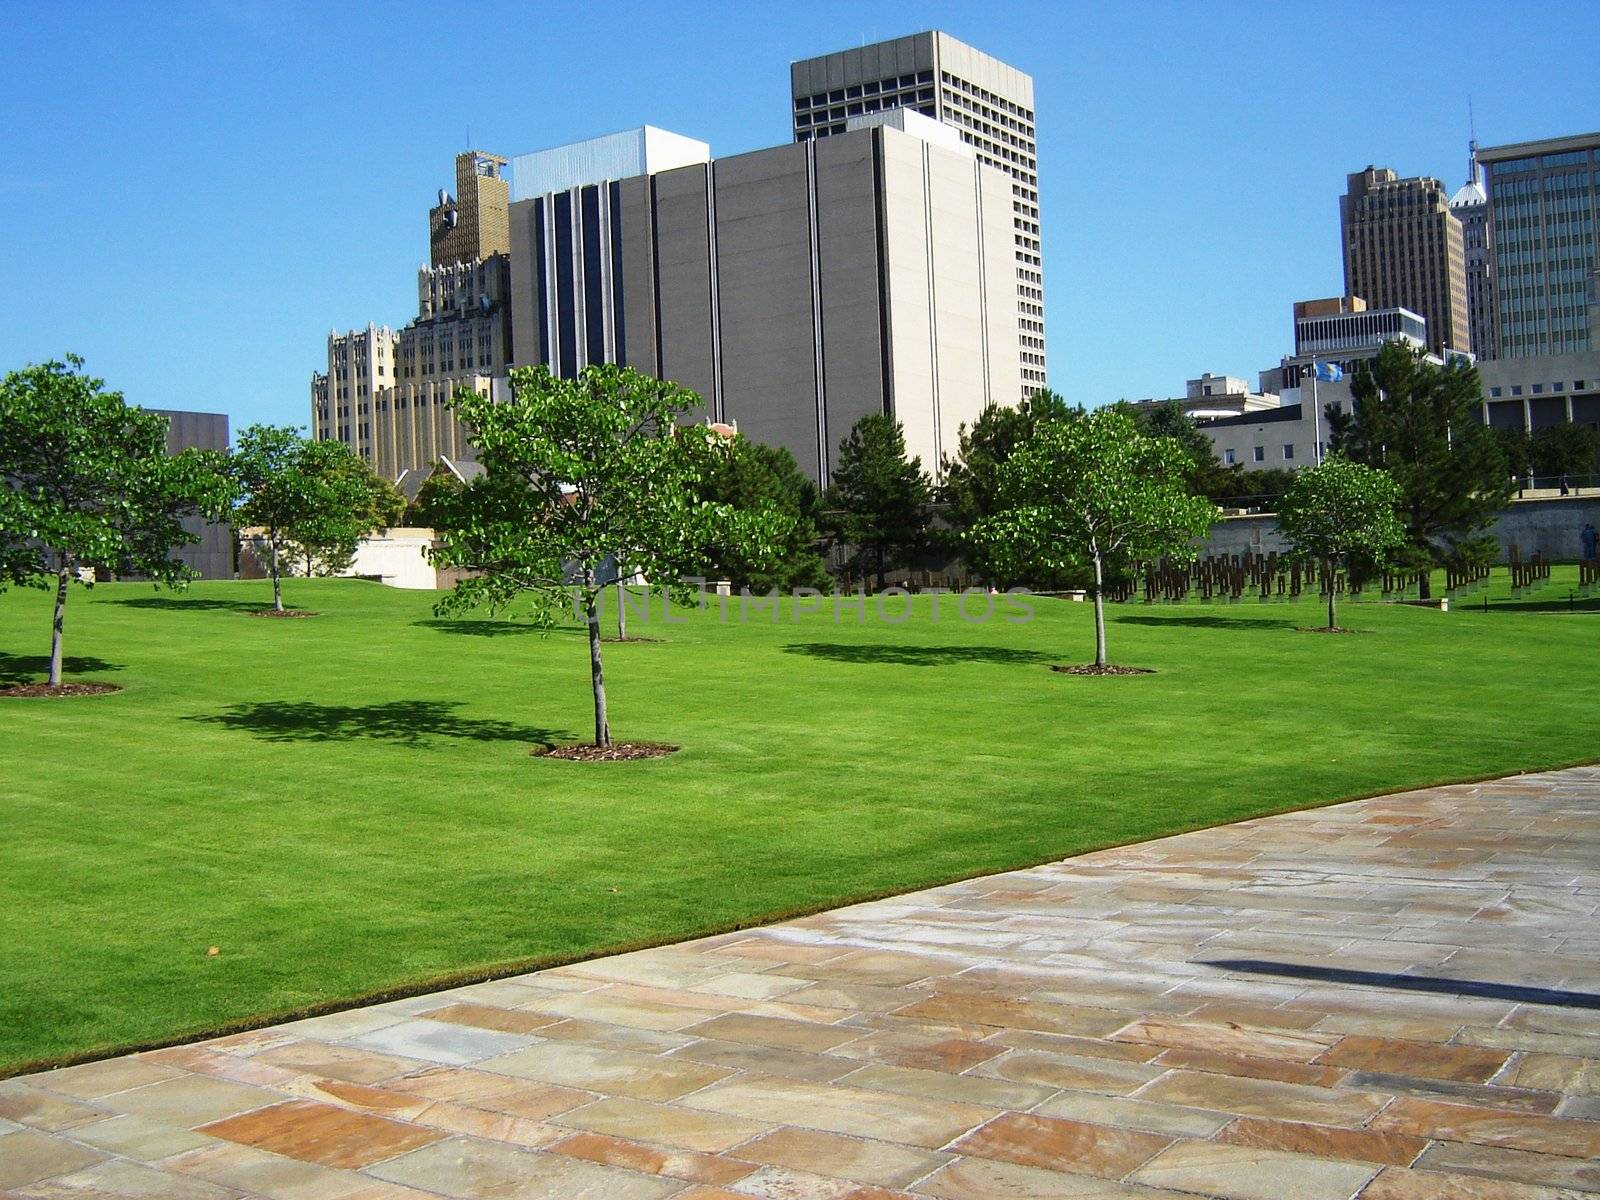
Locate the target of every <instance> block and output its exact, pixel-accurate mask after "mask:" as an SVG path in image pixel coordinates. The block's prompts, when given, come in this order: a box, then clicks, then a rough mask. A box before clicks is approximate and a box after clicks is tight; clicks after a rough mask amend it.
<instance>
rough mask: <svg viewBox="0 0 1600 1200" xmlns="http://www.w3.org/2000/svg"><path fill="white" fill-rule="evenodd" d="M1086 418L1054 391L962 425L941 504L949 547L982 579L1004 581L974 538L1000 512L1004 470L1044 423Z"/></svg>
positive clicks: (995, 407)
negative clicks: (985, 521) (976, 530)
mask: <svg viewBox="0 0 1600 1200" xmlns="http://www.w3.org/2000/svg"><path fill="white" fill-rule="evenodd" d="M1082 415H1083V410H1082V409H1081V408H1074V407H1072V406H1071V405H1069V404H1068V403H1067V402H1066V400H1064V399H1063V398H1062V397H1061V396H1060V395H1059V394H1057V393H1056V392H1052V391H1050V390H1048V389H1041V390H1039V391H1037V392H1035V393H1034V394H1033V395H1032V396H1031V397H1029V398H1028V399H1026V400H1024V401H1022V403H1021V404H1018V405H1016V406H1014V407H1013V406H1011V405H999V404H991V405H989V407H987V408H985V409H984V410H983V412H981V413H980V414H979V415H978V419H977V420H976V421H974V422H973V423H972V426H971V428H968V427H967V426H966V425H964V424H963V425H962V426H961V428H960V431H959V434H958V441H957V449H956V453H955V454H954V455H953V456H952V455H946V456H945V459H944V484H943V485H942V486H941V487H940V488H939V493H938V495H939V500H940V502H941V503H942V504H943V506H944V514H943V515H944V518H945V521H946V522H947V525H948V534H947V538H948V541H949V542H950V544H951V548H952V549H954V550H956V551H957V552H959V553H960V554H961V556H962V558H963V559H964V560H965V561H966V564H967V566H968V567H969V568H970V569H971V570H972V571H973V572H974V573H975V574H976V575H978V576H979V577H981V578H984V579H989V580H993V581H994V582H996V583H1000V584H1008V583H1011V582H1014V581H1012V580H1009V579H1007V578H1005V576H1004V575H1003V574H1002V573H1001V571H1000V570H999V564H998V563H996V562H995V561H994V560H993V557H992V556H991V555H990V553H989V548H988V545H987V543H984V542H981V541H978V540H976V539H974V538H973V537H972V536H971V533H972V529H973V528H974V526H976V525H977V524H978V523H979V522H980V521H982V520H983V519H984V518H985V517H989V516H992V515H993V514H994V512H995V511H996V504H997V503H998V496H999V489H1000V467H1001V464H1003V463H1004V462H1005V461H1006V460H1007V459H1008V458H1010V457H1011V456H1012V454H1014V453H1015V452H1016V450H1017V448H1018V447H1019V446H1024V445H1026V444H1027V443H1028V442H1029V441H1030V440H1031V439H1032V438H1033V435H1034V432H1035V430H1037V428H1038V427H1039V423H1040V422H1041V421H1070V420H1074V419H1076V418H1077V417H1079V416H1082Z"/></svg>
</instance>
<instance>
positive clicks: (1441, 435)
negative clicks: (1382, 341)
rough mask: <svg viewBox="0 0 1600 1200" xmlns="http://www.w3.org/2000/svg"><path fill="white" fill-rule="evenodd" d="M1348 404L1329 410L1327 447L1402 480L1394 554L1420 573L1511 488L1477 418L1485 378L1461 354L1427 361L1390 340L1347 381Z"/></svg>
mask: <svg viewBox="0 0 1600 1200" xmlns="http://www.w3.org/2000/svg"><path fill="white" fill-rule="evenodd" d="M1350 392H1351V395H1352V396H1353V397H1354V404H1353V406H1352V411H1351V412H1348V413H1341V412H1330V413H1329V414H1328V419H1329V423H1330V426H1331V428H1332V433H1333V450H1334V452H1335V453H1337V454H1339V455H1341V456H1342V457H1344V458H1347V459H1349V460H1350V461H1351V462H1357V463H1365V464H1366V465H1367V466H1371V467H1378V468H1379V469H1381V470H1385V471H1387V472H1388V473H1389V474H1390V476H1391V477H1393V479H1394V481H1395V482H1396V483H1397V484H1399V485H1400V495H1401V500H1400V504H1399V515H1400V520H1401V523H1402V524H1403V525H1404V526H1405V530H1406V542H1407V546H1406V549H1405V551H1403V552H1402V553H1401V555H1400V556H1399V559H1400V561H1403V562H1405V563H1406V565H1407V566H1408V567H1409V566H1415V567H1416V569H1417V570H1419V571H1421V572H1423V579H1422V591H1421V594H1422V596H1423V597H1424V598H1426V597H1428V596H1429V595H1430V594H1431V592H1430V588H1429V585H1428V578H1427V574H1426V572H1427V570H1428V569H1429V568H1431V567H1432V566H1434V565H1435V564H1437V563H1441V562H1446V561H1450V560H1452V559H1453V558H1457V557H1460V556H1461V554H1462V553H1463V550H1464V549H1465V548H1470V547H1472V546H1473V545H1474V544H1475V543H1476V542H1477V541H1479V540H1481V539H1480V537H1479V535H1481V534H1482V533H1483V531H1484V530H1486V529H1488V527H1489V526H1490V525H1491V524H1493V522H1494V519H1495V517H1496V516H1497V515H1499V513H1500V511H1501V510H1502V509H1504V508H1505V506H1506V505H1507V504H1508V503H1509V502H1510V500H1511V496H1512V493H1513V492H1514V490H1515V488H1514V486H1513V484H1512V483H1511V476H1510V470H1509V467H1508V465H1507V462H1506V457H1505V454H1504V453H1503V452H1502V451H1501V449H1500V445H1499V443H1498V441H1497V439H1496V437H1495V435H1494V433H1493V431H1491V430H1490V429H1489V428H1488V427H1487V426H1485V425H1484V424H1483V419H1482V416H1481V409H1480V406H1481V405H1482V403H1483V385H1482V383H1481V381H1480V379H1479V377H1478V369H1477V368H1476V367H1475V366H1473V365H1472V364H1471V363H1469V362H1467V361H1465V360H1464V359H1457V360H1455V361H1453V362H1451V363H1449V364H1447V365H1444V366H1440V365H1438V364H1437V363H1432V362H1429V361H1428V360H1427V358H1426V357H1425V356H1424V355H1423V354H1422V352H1420V351H1416V350H1412V349H1411V348H1410V347H1408V346H1406V345H1404V344H1402V343H1400V342H1390V343H1389V344H1388V345H1386V346H1384V347H1383V348H1382V349H1381V350H1379V351H1378V355H1377V357H1376V358H1375V359H1374V360H1373V361H1372V363H1371V365H1370V366H1369V367H1364V368H1362V369H1361V370H1360V371H1358V372H1357V373H1356V375H1355V377H1354V379H1353V380H1352V381H1351V385H1350Z"/></svg>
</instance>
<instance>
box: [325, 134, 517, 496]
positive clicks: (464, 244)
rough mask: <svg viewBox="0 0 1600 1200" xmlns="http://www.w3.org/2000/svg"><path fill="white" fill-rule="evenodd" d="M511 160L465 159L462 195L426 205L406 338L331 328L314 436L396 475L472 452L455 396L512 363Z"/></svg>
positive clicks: (459, 166)
mask: <svg viewBox="0 0 1600 1200" xmlns="http://www.w3.org/2000/svg"><path fill="white" fill-rule="evenodd" d="M505 166H506V160H505V159H504V158H501V157H499V156H498V155H494V154H485V153H484V152H483V151H481V150H468V151H467V152H466V153H464V154H458V155H457V156H456V163H455V174H456V193H455V195H451V194H450V192H448V191H446V190H443V189H441V190H440V192H439V199H438V203H437V204H435V205H434V206H433V207H432V208H431V209H430V210H429V211H428V244H429V258H430V263H429V265H427V266H423V267H420V268H419V269H418V271H417V316H416V319H415V320H413V321H412V322H411V323H410V324H408V325H407V326H406V327H405V328H404V329H401V330H400V331H399V332H398V333H391V332H390V331H389V330H388V329H387V328H378V327H375V326H371V325H369V326H368V327H367V328H366V329H365V330H355V331H353V332H351V333H348V334H339V333H338V332H334V333H330V334H329V335H328V373H327V374H326V375H322V374H317V375H313V376H312V384H311V409H312V422H311V429H312V435H313V436H314V437H317V438H337V439H338V440H340V441H343V442H345V443H346V444H347V445H348V446H349V447H350V448H351V449H352V450H354V451H355V452H356V453H357V454H358V455H360V456H361V457H362V458H363V459H365V460H366V461H367V462H368V464H370V465H371V467H372V468H373V470H375V471H376V472H377V473H378V474H380V475H382V476H384V477H385V478H387V479H394V478H396V477H398V476H399V475H400V474H401V473H402V472H404V471H406V470H424V469H426V468H428V467H430V466H432V464H433V463H434V462H436V461H437V460H438V459H439V458H441V457H448V458H452V459H459V458H467V457H470V456H471V454H472V447H471V443H470V442H469V441H468V439H467V436H466V430H464V429H463V428H462V426H461V423H460V422H459V421H457V420H456V419H455V415H454V414H453V413H452V412H451V411H450V407H449V401H450V398H451V397H452V396H453V395H454V394H455V391H456V389H457V388H463V387H464V388H470V389H472V390H473V391H476V392H479V393H483V394H488V393H490V392H491V391H492V390H493V388H494V381H495V380H496V379H497V378H499V377H501V376H504V375H505V373H506V369H507V364H508V363H509V362H510V361H511V308H510V303H509V300H510V291H511V228H510V224H509V209H510V189H509V183H508V181H507V180H506V178H505V176H504V173H503V170H504V168H505Z"/></svg>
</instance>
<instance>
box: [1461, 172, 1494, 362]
mask: <svg viewBox="0 0 1600 1200" xmlns="http://www.w3.org/2000/svg"><path fill="white" fill-rule="evenodd" d="M1450 211H1451V212H1452V213H1453V214H1455V218H1456V220H1458V221H1460V222H1461V246H1462V261H1463V267H1464V269H1465V271H1466V274H1467V328H1468V330H1469V331H1470V333H1471V336H1472V352H1473V354H1475V355H1477V357H1478V358H1480V359H1490V358H1494V357H1495V356H1496V355H1495V327H1494V246H1493V243H1492V242H1491V240H1490V236H1489V197H1488V194H1487V193H1486V192H1485V191H1484V190H1483V169H1482V168H1481V167H1480V166H1479V165H1478V143H1477V142H1476V141H1472V142H1469V143H1468V144H1467V182H1466V183H1464V184H1463V185H1462V186H1461V187H1460V188H1459V189H1458V190H1457V192H1456V194H1455V195H1454V196H1451V197H1450Z"/></svg>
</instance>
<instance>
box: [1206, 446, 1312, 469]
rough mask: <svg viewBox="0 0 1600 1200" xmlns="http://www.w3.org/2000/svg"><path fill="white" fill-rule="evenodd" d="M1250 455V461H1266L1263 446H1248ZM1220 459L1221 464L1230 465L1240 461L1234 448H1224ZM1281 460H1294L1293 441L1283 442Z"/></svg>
mask: <svg viewBox="0 0 1600 1200" xmlns="http://www.w3.org/2000/svg"><path fill="white" fill-rule="evenodd" d="M1250 456H1251V457H1250V461H1251V462H1266V461H1267V448H1266V447H1265V446H1252V447H1251V448H1250ZM1222 461H1223V464H1224V465H1226V466H1230V467H1231V466H1234V465H1235V464H1236V463H1238V462H1239V461H1240V459H1239V456H1238V452H1237V451H1235V450H1224V451H1223V452H1222ZM1283 461H1284V462H1293V461H1294V443H1293V442H1285V443H1283Z"/></svg>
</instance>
